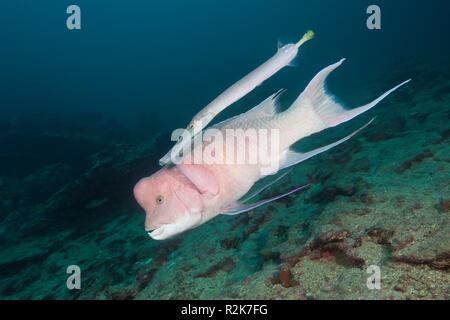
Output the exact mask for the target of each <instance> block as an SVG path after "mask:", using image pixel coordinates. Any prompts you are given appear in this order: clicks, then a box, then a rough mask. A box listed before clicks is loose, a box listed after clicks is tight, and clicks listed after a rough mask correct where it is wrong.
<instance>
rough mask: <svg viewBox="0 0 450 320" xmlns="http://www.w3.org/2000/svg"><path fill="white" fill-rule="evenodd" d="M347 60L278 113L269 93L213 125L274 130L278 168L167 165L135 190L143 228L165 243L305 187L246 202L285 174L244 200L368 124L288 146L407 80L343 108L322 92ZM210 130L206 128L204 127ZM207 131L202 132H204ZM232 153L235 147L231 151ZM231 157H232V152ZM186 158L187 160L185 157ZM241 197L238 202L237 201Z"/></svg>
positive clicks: (222, 154) (203, 146)
mask: <svg viewBox="0 0 450 320" xmlns="http://www.w3.org/2000/svg"><path fill="white" fill-rule="evenodd" d="M344 60H345V59H342V60H340V61H339V62H337V63H335V64H332V65H330V66H329V67H327V68H325V69H323V70H322V71H320V72H319V73H318V74H317V75H316V76H315V77H314V78H313V79H312V80H311V82H310V83H309V84H308V86H307V87H306V89H305V90H304V91H303V92H302V93H301V94H300V95H299V96H298V97H297V99H296V100H295V101H294V102H293V103H292V105H291V106H290V107H289V108H288V109H286V110H285V111H283V112H281V111H279V109H278V108H277V99H278V97H279V95H280V92H278V93H275V94H273V95H272V96H270V97H269V98H267V99H266V100H264V101H263V102H261V103H260V104H259V105H257V106H256V107H254V108H253V109H251V110H249V111H247V112H245V113H243V114H240V115H238V116H235V117H232V118H230V119H228V120H225V121H223V122H221V123H218V124H216V125H214V126H212V127H211V129H214V130H215V133H221V134H223V135H224V136H225V135H226V132H227V130H237V129H243V130H242V131H244V130H245V129H248V128H254V129H255V130H260V131H261V130H277V132H278V133H279V135H278V136H277V138H276V139H277V140H276V141H275V140H274V138H270V139H269V144H274V143H276V144H277V146H278V149H277V152H276V153H274V152H272V153H269V157H270V158H271V159H275V160H276V163H277V164H278V166H277V168H276V170H275V171H273V172H264V170H262V169H263V166H266V164H264V165H263V164H262V163H260V162H257V163H250V162H245V163H236V162H233V161H229V162H228V161H225V162H224V163H209V162H204V163H197V162H195V161H193V157H186V156H185V155H183V157H182V158H181V159H180V162H179V163H177V164H176V165H171V166H165V167H163V168H162V169H160V170H159V171H158V172H156V173H155V174H153V175H151V176H150V177H146V178H143V179H141V180H140V181H139V182H138V183H137V184H136V186H135V187H134V196H135V198H136V200H137V202H138V203H139V204H140V206H141V207H142V208H143V209H144V210H145V212H146V219H145V230H146V232H148V234H149V236H150V237H151V238H153V239H155V240H163V239H167V238H170V237H172V236H175V235H177V234H180V233H182V232H184V231H186V230H189V229H193V228H195V227H198V226H200V225H201V224H203V223H205V222H207V221H209V220H211V219H212V218H214V217H216V216H218V215H220V214H225V215H235V214H240V213H243V212H247V211H250V210H253V209H255V208H257V207H259V206H262V205H264V204H266V203H269V202H271V201H275V200H277V199H280V198H282V197H285V196H288V195H290V194H292V193H294V192H297V191H298V190H301V189H303V188H305V187H306V186H300V187H297V188H294V189H293V190H291V191H289V192H287V193H284V194H281V195H279V196H275V197H272V198H269V199H265V200H261V201H257V202H255V203H247V202H248V201H249V200H250V199H252V198H253V197H255V196H256V195H257V194H259V193H260V192H262V191H263V190H265V189H266V188H267V187H268V186H270V185H272V184H273V183H274V182H276V181H278V180H279V179H281V178H282V177H284V176H285V175H286V174H287V173H288V172H286V173H284V174H283V175H282V176H280V177H279V178H277V179H276V180H275V181H273V182H271V183H269V184H267V185H266V186H264V187H263V188H261V189H259V190H258V191H256V192H254V193H253V194H251V195H250V196H247V197H246V198H245V199H242V198H243V197H244V196H245V195H246V194H247V193H248V192H249V191H250V189H251V188H252V187H253V185H254V184H255V183H256V182H257V181H259V180H260V179H262V178H264V177H265V176H267V175H269V174H274V173H275V172H277V171H278V170H282V169H286V168H290V167H292V166H294V165H296V164H298V163H300V162H302V161H305V160H307V159H309V158H311V157H313V156H315V155H317V154H320V153H322V152H325V151H327V150H329V149H331V148H333V147H335V146H337V145H339V144H341V143H343V142H345V141H347V140H348V139H350V138H351V137H352V136H354V135H355V134H356V133H357V132H359V131H360V130H362V129H363V128H365V127H366V126H367V125H369V124H370V122H372V120H373V119H372V120H371V121H370V122H369V123H367V124H365V125H364V126H363V127H361V128H360V129H358V130H356V131H355V132H353V133H351V134H350V135H348V136H346V137H344V138H342V139H340V140H338V141H336V142H334V143H332V144H329V145H326V146H323V147H320V148H317V149H315V150H312V151H309V152H306V153H299V152H296V151H294V150H292V149H290V147H291V146H292V145H293V144H294V143H295V142H297V141H298V140H300V139H302V138H304V137H307V136H310V135H312V134H314V133H317V132H319V131H322V130H324V129H326V128H330V127H335V126H337V125H339V124H341V123H344V122H346V121H349V120H351V119H353V118H354V117H356V116H358V115H360V114H362V113H364V112H366V111H367V110H369V109H371V108H373V107H374V106H375V105H376V104H378V103H379V102H380V101H381V100H383V99H384V98H385V97H386V96H388V95H389V94H390V93H392V92H393V91H395V90H396V89H398V88H399V87H401V86H403V85H404V84H406V83H407V82H409V81H410V80H407V81H405V82H403V83H401V84H399V85H397V86H396V87H394V88H393V89H391V90H389V91H387V92H385V93H384V94H382V95H381V96H380V97H379V98H377V99H375V100H374V101H372V102H370V103H368V104H366V105H363V106H360V107H357V108H354V109H347V108H345V107H344V106H343V105H342V104H341V103H339V102H338V101H337V99H335V98H334V96H333V95H332V94H330V93H329V92H328V91H327V90H326V86H325V82H326V79H327V77H328V75H329V74H330V73H331V72H332V71H333V70H335V69H336V68H337V67H339V66H340V65H341V64H342V63H343V62H344ZM208 130H210V129H208ZM208 130H206V131H208ZM245 141H246V144H245V149H244V152H246V153H247V152H249V151H250V150H252V149H254V148H256V146H255V145H252V143H255V142H253V141H252V140H250V139H247V140H245ZM209 145H211V142H210V141H209V142H208V141H201V143H200V144H199V145H198V146H197V147H195V146H194V149H193V151H192V154H195V152H196V151H200V154H202V153H204V154H205V153H210V151H211V150H208V146H209ZM233 150H234V149H233ZM228 152H229V150H228V149H226V148H222V149H221V148H219V149H216V150H214V153H215V154H214V157H215V158H216V159H217V158H219V159H220V158H223V159H227V158H228V156H229V154H228ZM233 156H234V154H233ZM188 158H189V159H188ZM240 199H241V200H240Z"/></svg>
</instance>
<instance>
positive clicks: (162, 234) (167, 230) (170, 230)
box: [146, 212, 202, 240]
mask: <svg viewBox="0 0 450 320" xmlns="http://www.w3.org/2000/svg"><path fill="white" fill-rule="evenodd" d="M201 220H202V216H201V215H200V214H191V213H190V212H185V213H184V214H183V216H182V217H181V218H179V219H178V220H177V221H175V222H174V223H167V224H163V225H161V226H159V227H157V228H156V229H153V230H146V232H147V233H148V235H149V236H150V238H152V239H154V240H166V239H169V238H171V237H173V236H175V235H177V234H180V233H182V232H184V231H186V230H189V229H192V228H195V227H197V226H199V225H200V224H201Z"/></svg>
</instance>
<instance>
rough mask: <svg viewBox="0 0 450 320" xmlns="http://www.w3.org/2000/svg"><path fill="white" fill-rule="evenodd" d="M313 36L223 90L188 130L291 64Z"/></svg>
mask: <svg viewBox="0 0 450 320" xmlns="http://www.w3.org/2000/svg"><path fill="white" fill-rule="evenodd" d="M313 37H314V32H313V31H311V30H310V31H308V32H306V33H305V34H304V35H303V37H302V38H301V39H300V41H298V42H297V43H295V44H294V43H290V44H287V45H285V46H283V47H281V48H279V49H278V51H277V53H276V54H275V55H274V56H273V57H272V58H270V59H269V60H267V61H266V62H264V63H263V64H262V65H261V66H259V67H258V68H256V69H255V70H253V71H252V72H250V73H249V74H247V75H246V76H245V77H244V78H242V79H241V80H239V81H238V82H236V83H235V84H233V85H232V86H231V87H229V88H228V89H227V90H225V91H224V92H222V93H221V94H220V95H219V96H218V97H217V98H215V99H214V100H213V101H211V102H210V103H209V104H208V105H207V106H206V107H205V108H203V109H202V110H201V111H200V112H199V113H197V114H196V115H195V116H194V118H193V119H192V120H191V122H190V123H189V125H188V126H187V130H189V131H190V133H191V135H192V136H195V135H196V134H197V133H198V132H199V131H200V130H202V129H203V128H205V127H206V126H207V125H208V123H210V122H211V120H212V119H214V117H215V116H216V115H217V114H219V113H220V112H222V111H223V110H224V109H225V108H227V107H228V106H229V105H231V104H233V103H234V102H236V101H238V100H239V99H241V98H242V97H244V96H245V95H247V94H248V93H249V92H251V91H252V90H253V89H255V88H256V87H257V86H259V85H260V84H261V83H262V82H264V81H265V80H267V79H268V78H270V77H271V76H273V75H274V74H275V73H277V72H278V71H280V70H281V69H282V68H284V67H286V66H287V65H289V63H291V61H292V60H293V59H294V58H295V57H296V56H297V53H298V49H299V48H300V47H301V46H302V45H303V44H304V43H305V42H307V41H308V40H311V39H312V38H313ZM186 143H189V141H188V140H180V141H178V142H177V143H176V144H175V145H174V147H173V148H172V149H171V150H170V151H169V152H168V153H167V154H166V155H165V156H164V157H162V158H161V159H160V160H159V163H160V164H161V165H166V164H168V163H170V162H171V154H172V152H174V153H179V152H180V151H181V150H182V148H183V147H184V146H185V144H186Z"/></svg>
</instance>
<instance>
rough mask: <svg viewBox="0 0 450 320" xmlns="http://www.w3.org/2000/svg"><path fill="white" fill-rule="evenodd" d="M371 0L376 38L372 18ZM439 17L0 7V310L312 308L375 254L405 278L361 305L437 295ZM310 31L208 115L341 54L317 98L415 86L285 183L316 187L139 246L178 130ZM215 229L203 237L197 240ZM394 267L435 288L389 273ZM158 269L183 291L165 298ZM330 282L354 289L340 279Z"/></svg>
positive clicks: (257, 7)
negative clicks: (149, 200) (174, 301)
mask: <svg viewBox="0 0 450 320" xmlns="http://www.w3.org/2000/svg"><path fill="white" fill-rule="evenodd" d="M373 4H376V5H378V6H379V7H380V9H381V29H380V30H369V29H368V28H367V26H366V21H367V19H368V17H369V15H370V14H367V13H366V9H367V8H368V7H369V6H370V5H373ZM69 5H77V6H79V8H80V9H81V29H80V30H69V29H68V28H67V26H66V19H67V18H68V16H69V14H67V13H66V9H67V7H68V6H69ZM449 12H450V3H448V2H446V1H437V0H436V1H434V0H432V1H422V0H414V1H411V0H409V1H406V0H397V1H387V0H377V1H375V2H374V1H365V0H358V1H349V0H347V1H335V0H321V1H298V0H297V1H287V0H286V1H272V0H267V1H222V0H217V1H200V0H199V1H182V0H174V1H157V0H152V1H127V2H125V1H104V0H97V1H87V0H76V1H55V0H45V1H39V2H37V1H31V0H27V1H26V0H15V1H12V0H8V1H3V3H2V5H1V10H0V21H1V28H0V40H1V43H2V46H1V54H0V56H1V59H0V70H2V72H1V76H0V106H1V109H0V150H1V153H0V221H1V226H0V249H1V250H0V251H1V256H2V257H1V259H0V278H1V279H2V281H1V282H0V298H2V299H23V298H30V299H39V298H47V299H74V298H80V299H108V298H119V299H120V298H137V299H153V298H155V299H169V298H188V299H197V298H209V299H217V298H230V297H232V298H252V296H251V295H252V294H255V295H256V296H257V297H259V298H270V299H274V298H286V299H298V298H309V297H310V296H309V295H308V294H309V293H310V292H313V291H314V292H316V291H317V290H319V291H320V290H321V289H323V288H326V287H327V286H329V285H331V284H330V283H325V282H323V281H322V280H317V279H319V278H320V277H319V276H318V275H321V274H325V273H327V272H328V273H330V272H331V274H334V273H336V274H338V273H340V272H341V271H342V270H346V272H347V271H348V272H349V274H351V273H353V275H354V277H353V279H355V277H358V275H357V270H360V269H361V268H363V267H364V266H366V265H368V264H369V263H371V261H372V260H373V259H374V260H376V259H375V258H373V259H372V258H371V257H375V256H377V255H379V256H384V255H386V257H385V258H383V259H382V258H380V259H381V260H380V259H379V260H376V261H378V262H377V263H380V264H384V263H385V265H386V268H390V269H389V270H390V271H389V272H390V273H389V274H390V275H391V276H392V278H393V279H394V280H395V281H397V282H401V283H397V282H395V281H394V282H395V283H393V284H392V285H391V286H390V287H386V288H384V289H383V290H381V291H378V292H373V291H367V292H366V291H364V292H359V294H360V295H362V296H364V297H367V298H376V299H382V298H387V297H390V296H394V298H397V299H404V298H407V297H408V296H409V297H410V298H417V299H420V298H430V299H432V298H439V299H448V284H449V282H448V256H449V252H450V245H449V236H448V231H449V229H448V223H447V222H445V221H446V218H445V217H446V215H448V206H449V204H448V201H449V200H450V199H449V198H450V193H449V189H448V178H449V175H448V169H449V168H448V159H449V145H448V137H449V135H448V132H449V131H448V130H449V127H448V117H449V112H450V111H449V110H450V109H449V83H450V78H449V66H450V61H449V59H450V54H449V53H450V43H449V42H448V32H449V31H450V21H449V20H448V13H449ZM309 29H312V30H314V32H315V38H314V39H313V40H312V41H310V42H308V43H306V44H305V45H304V46H302V47H301V49H300V53H299V55H298V57H297V58H296V59H295V61H294V66H290V67H287V68H284V69H282V70H281V71H280V72H278V73H277V74H276V75H274V76H273V77H272V78H270V79H269V80H267V81H265V82H264V83H263V84H262V85H261V86H259V87H257V88H256V89H255V90H254V91H252V92H251V93H250V94H249V95H248V96H246V97H245V98H243V99H242V100H239V101H238V102H237V103H235V104H233V105H232V106H230V107H229V108H228V109H227V110H225V111H224V112H223V113H221V114H220V115H219V116H218V118H217V119H218V120H223V119H226V118H229V117H231V116H234V115H236V114H238V113H241V112H244V111H247V110H248V109H250V108H251V107H253V106H254V105H256V104H257V103H259V102H260V101H262V100H263V99H265V98H266V97H268V96H269V95H270V94H272V93H274V92H276V91H277V90H279V89H280V88H287V89H288V90H287V92H286V93H285V94H284V95H283V98H282V102H284V103H285V104H286V106H287V105H288V104H289V102H292V101H293V99H295V98H296V97H297V95H298V94H299V93H300V92H301V91H302V90H303V89H304V87H305V86H306V85H307V84H308V82H309V81H310V80H311V79H312V78H313V76H314V75H315V74H316V73H317V72H318V71H320V70H321V69H322V68H324V67H326V66H328V65H330V64H332V63H335V62H337V61H339V60H340V59H341V58H346V61H345V64H344V65H343V66H342V67H341V68H340V69H339V71H337V72H336V74H333V76H332V77H331V78H330V83H329V88H330V90H331V91H332V92H333V93H334V94H336V96H338V97H339V98H340V99H341V100H343V101H344V102H345V103H346V104H348V105H350V106H357V105H361V104H363V103H366V102H367V101H369V100H370V99H373V98H374V97H376V96H378V95H379V94H380V93H382V92H384V91H386V90H388V89H389V88H391V87H393V86H394V85H396V84H398V83H399V82H401V81H404V80H406V79H408V78H412V79H413V81H412V82H411V83H410V84H409V85H408V86H407V87H406V88H404V89H401V90H400V91H399V92H398V93H395V94H393V95H392V98H389V100H387V101H386V102H383V104H382V105H380V106H379V107H377V108H376V110H373V111H371V114H370V115H367V116H365V118H364V119H369V118H370V117H372V116H374V115H376V116H377V120H376V121H375V123H374V124H373V125H372V128H371V129H369V130H368V132H367V133H366V134H365V135H363V136H362V137H360V138H358V139H356V140H355V141H354V142H350V143H349V144H348V145H347V147H345V146H344V147H342V148H341V149H339V150H337V151H336V152H333V153H331V155H329V156H324V157H321V158H319V159H317V160H313V162H311V163H309V162H308V164H307V165H305V166H304V167H302V168H299V169H298V170H297V169H296V171H294V173H293V177H292V178H290V180H288V182H286V184H285V185H284V189H286V185H290V184H292V185H296V184H297V183H299V182H300V181H303V182H305V181H307V180H306V178H305V177H307V176H308V177H309V178H308V179H309V180H310V182H311V181H313V182H314V183H317V186H315V187H314V188H313V189H311V190H310V191H307V192H306V193H305V194H302V195H301V196H299V198H298V199H297V200H295V201H294V200H292V199H291V198H289V199H291V200H286V201H285V202H282V203H281V204H276V205H272V206H270V207H269V208H270V209H260V210H259V211H255V213H253V215H252V216H247V215H245V216H239V217H236V219H235V220H232V219H231V218H228V219H225V218H224V217H220V218H219V221H218V222H212V223H211V224H208V225H206V226H204V227H202V228H199V230H198V231H196V230H192V231H191V232H189V234H188V235H187V236H186V237H184V236H180V237H177V238H176V239H174V240H169V241H166V242H157V241H154V240H152V239H150V238H148V236H147V234H146V233H145V232H144V231H143V214H142V210H141V209H140V207H139V206H138V205H137V204H136V202H135V200H134V198H133V195H132V188H133V186H134V184H135V183H136V182H137V181H138V179H139V178H141V177H143V176H146V175H147V176H148V175H150V174H151V173H153V172H155V171H156V170H158V169H159V166H158V159H159V158H160V157H161V156H162V155H164V154H165V153H166V152H167V151H168V150H169V148H170V146H171V142H170V141H169V135H170V133H171V132H172V130H174V129H176V128H184V127H185V126H186V125H187V124H188V122H189V121H190V120H191V118H192V116H193V115H194V114H196V113H197V112H198V111H199V110H200V109H201V108H203V107H204V106H205V105H207V104H208V103H209V102H210V101H211V100H212V99H214V98H215V97H216V96H217V95H218V94H220V93H221V92H222V91H224V90H225V89H226V88H227V87H228V86H230V85H231V84H233V83H234V82H235V81H237V80H239V79H240V78H242V77H243V76H245V75H246V74H247V73H248V72H250V71H251V70H253V69H254V68H256V67H258V66H259V65H260V64H262V63H263V62H264V61H265V60H267V59H268V58H270V57H271V56H272V55H273V54H275V52H276V50H277V43H278V42H281V43H283V44H286V43H291V42H296V41H298V40H299V39H300V37H301V36H302V35H303V33H304V32H305V31H306V30H309ZM362 123H363V120H359V122H358V124H355V123H353V124H351V125H350V126H346V127H344V128H343V129H340V130H341V131H333V132H331V134H332V136H329V135H328V136H326V135H323V136H321V138H320V139H324V141H325V140H326V141H334V140H336V138H337V137H342V136H343V135H345V134H346V133H347V134H348V132H349V130H350V127H351V128H353V129H354V128H355V127H358V125H360V124H362ZM330 139H331V140H330ZM396 151H397V152H396ZM330 163H332V164H330ZM345 173H346V174H345ZM330 177H331V178H330ZM406 186H414V187H413V188H412V189H413V190H408V188H406ZM419 186H420V187H419ZM386 188H388V189H386ZM421 188H422V189H421ZM272 192H273V193H274V194H277V193H279V190H278V189H276V188H274V189H273V191H272V189H271V191H270V194H272ZM305 199H306V200H305ZM304 200H305V201H304ZM355 203H359V204H360V206H359V207H354V206H355ZM265 210H266V211H270V212H271V213H270V214H264V212H265ZM364 210H369V211H368V212H370V213H368V212H366V213H364V214H362V213H361V212H365V211H364ZM297 211H298V212H305V214H304V215H301V217H297V218H296V217H295V216H293V214H294V213H293V212H297ZM339 211H342V214H341V215H340V216H339V217H338V216H337V213H336V212H339ZM333 213H334V214H335V215H333ZM389 214H392V215H393V216H390V215H389ZM255 216H256V217H255ZM283 217H284V218H283ZM355 217H356V218H355ZM364 219H365V220H364ZM402 219H403V220H402ZM348 221H353V222H352V223H350V222H348ZM355 221H358V222H357V223H356V222H355ZM383 221H384V222H383ZM389 221H391V224H392V225H391V227H389V224H388V222H389ZM324 225H325V226H329V228H330V230H331V231H330V232H331V234H332V235H337V236H336V237H337V238H336V239H339V241H341V242H342V243H341V246H339V247H333V245H332V243H335V242H336V239H335V238H333V236H331V238H327V237H326V234H327V232H328V231H329V230H328V231H327V230H325V229H326V228H324V230H322V229H321V228H322V227H321V226H324ZM398 225H405V226H406V225H408V226H411V228H412V229H408V228H406V227H405V228H406V229H402V228H399V227H398ZM414 226H415V227H416V229H414ZM421 228H422V229H421ZM214 230H220V231H221V232H218V233H214ZM343 230H345V232H344V231H343ZM211 232H212V233H214V234H217V236H213V237H207V238H208V240H205V238H204V237H205V235H207V234H211ZM343 234H345V235H346V236H343ZM347 235H348V236H347ZM202 237H203V238H202ZM374 239H375V240H374ZM352 241H353V242H352ZM358 241H360V242H361V241H362V245H360V246H357V245H356V244H354V243H357V242H358ZM199 243H204V244H199ZM380 243H387V244H388V245H387V246H388V247H387V248H385V247H381V245H380ZM200 246H203V247H202V248H201V252H206V253H207V254H206V255H207V257H208V258H205V259H206V260H205V263H206V265H202V263H201V262H200V261H202V260H200V259H203V258H201V257H199V256H198V249H199V247H200ZM385 251H389V252H390V253H389V254H387V253H383V252H385ZM299 252H302V253H299ZM336 252H337V253H336ZM392 252H393V253H392ZM419 253H420V254H419ZM422 254H423V255H422ZM330 256H331V257H332V259H328V257H330ZM305 257H307V258H305ZM327 259H328V260H327ZM333 259H334V260H333ZM306 260H308V261H306ZM315 260H319V262H318V264H317V263H316V262H314V261H315ZM322 260H323V262H322ZM310 261H313V262H312V263H310ZM336 261H338V262H336ZM342 261H344V262H343V263H342ZM361 261H362V262H361ZM294 262H295V263H294ZM390 264H393V265H390ZM69 265H80V268H81V270H82V272H83V279H85V280H83V284H82V289H80V290H75V291H74V290H69V289H68V288H67V287H66V279H67V276H68V275H67V273H66V267H67V266H69ZM355 265H356V268H355ZM314 266H315V267H314ZM405 266H406V267H405ZM409 266H410V267H411V268H413V270H412V271H407V267H409ZM417 266H420V267H423V268H425V269H423V268H422V269H420V270H416V269H415V268H417ZM314 268H316V269H317V271H316V272H314V271H312V270H314ZM286 270H288V271H286ZM330 270H331V271H330ZM363 271H364V270H363ZM84 272H86V273H84ZM342 272H344V271H342ZM408 272H410V273H414V272H418V273H420V275H421V276H424V277H428V278H429V279H431V280H429V281H431V282H433V283H434V284H435V287H434V289H430V288H422V287H420V286H421V285H420V283H411V282H408V283H403V282H402V281H401V280H399V279H401V276H402V275H404V274H408ZM168 274H171V275H172V276H173V275H176V277H177V279H178V280H177V281H181V280H180V279H182V278H184V279H187V280H185V282H182V285H181V286H179V288H180V287H181V289H176V288H177V287H176V286H175V284H174V280H173V278H172V276H171V277H169V276H168ZM286 274H288V276H286ZM302 274H303V275H305V276H306V275H308V277H309V278H308V279H307V280H304V279H298V278H299V277H300V275H302ZM283 275H284V276H283ZM286 277H288V278H289V279H290V277H292V279H293V280H292V281H291V280H289V281H288V280H285V279H286ZM294 278H295V279H294ZM331 278H332V279H334V278H333V277H331ZM19 279H20V280H19ZM280 279H281V280H280ZM336 279H341V278H340V277H338V276H337V277H336ZM244 280H245V281H247V282H248V287H247V289H245V290H239V283H242V281H244ZM321 281H322V282H321ZM330 281H331V282H333V280H330ZM336 281H337V280H336ZM294 283H295V285H294ZM339 285H340V286H341V287H344V288H353V289H354V291H353V292H358V291H357V289H355V288H356V287H357V285H356V284H355V283H353V282H352V280H348V281H347V280H343V281H342V283H340V284H339ZM315 286H317V288H316V287H315ZM162 287H164V288H165V289H164V290H162ZM212 287H216V288H220V290H219V289H217V290H213V289H211V288H212ZM224 287H228V288H229V289H227V290H225V289H223V288H224ZM395 287H400V288H401V290H396V289H395ZM402 288H406V289H404V290H403V289H402ZM316 289H317V290H316ZM413 289H414V290H413ZM293 290H296V291H293ZM361 290H363V289H361ZM424 290H425V291H424ZM179 291H181V292H179ZM252 292H253V293H252ZM417 292H419V293H420V294H418V293H417ZM334 294H336V296H337V293H336V292H334V291H333V290H329V291H327V290H322V291H321V294H319V295H318V296H317V298H319V299H320V298H323V299H333V298H336V296H335V295H334ZM341 297H343V298H349V299H352V298H356V297H355V296H353V295H352V294H350V293H348V294H344V295H343V296H341Z"/></svg>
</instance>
